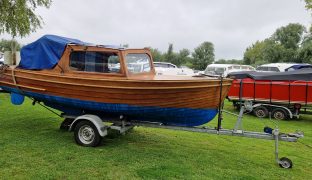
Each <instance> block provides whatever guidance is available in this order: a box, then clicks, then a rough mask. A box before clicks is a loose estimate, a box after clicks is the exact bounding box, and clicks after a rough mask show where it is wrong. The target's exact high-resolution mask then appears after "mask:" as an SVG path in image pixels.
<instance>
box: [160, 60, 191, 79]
mask: <svg viewBox="0 0 312 180" xmlns="http://www.w3.org/2000/svg"><path fill="white" fill-rule="evenodd" d="M154 67H155V71H156V74H157V75H185V76H193V75H195V74H194V71H193V70H192V69H190V68H188V67H185V66H183V67H181V68H178V66H176V65H174V64H172V63H168V62H154Z"/></svg>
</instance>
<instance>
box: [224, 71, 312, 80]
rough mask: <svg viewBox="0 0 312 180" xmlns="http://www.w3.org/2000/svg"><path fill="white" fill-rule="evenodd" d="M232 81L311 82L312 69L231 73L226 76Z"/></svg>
mask: <svg viewBox="0 0 312 180" xmlns="http://www.w3.org/2000/svg"><path fill="white" fill-rule="evenodd" d="M228 77H229V78H233V79H244V78H251V79H254V80H271V81H288V80H289V81H298V80H301V81H312V69H302V70H297V71H287V72H256V71H242V72H233V73H230V74H229V75H228Z"/></svg>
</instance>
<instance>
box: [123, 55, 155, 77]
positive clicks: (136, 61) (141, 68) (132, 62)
mask: <svg viewBox="0 0 312 180" xmlns="http://www.w3.org/2000/svg"><path fill="white" fill-rule="evenodd" d="M150 62H151V60H150V57H149V56H148V55H147V54H134V53H132V54H127V55H126V64H127V68H128V71H129V72H131V73H142V72H150V71H151V64H150Z"/></svg>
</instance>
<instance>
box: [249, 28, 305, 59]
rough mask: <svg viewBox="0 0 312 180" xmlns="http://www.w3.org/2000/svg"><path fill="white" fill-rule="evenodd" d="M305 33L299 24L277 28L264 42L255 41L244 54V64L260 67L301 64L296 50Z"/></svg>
mask: <svg viewBox="0 0 312 180" xmlns="http://www.w3.org/2000/svg"><path fill="white" fill-rule="evenodd" d="M305 31H306V29H305V27H304V26H303V25H301V24H292V23H290V24H288V25H287V26H283V27H280V28H278V29H277V30H276V31H275V33H274V34H273V35H272V36H271V37H270V38H267V39H265V40H264V41H257V42H256V43H255V44H253V45H252V46H251V47H248V48H247V49H246V51H245V53H244V63H245V64H250V65H260V64H264V63H277V62H301V60H300V59H298V55H297V52H298V49H299V48H300V45H301V42H302V40H303V39H304V38H303V37H304V36H303V34H304V32H305Z"/></svg>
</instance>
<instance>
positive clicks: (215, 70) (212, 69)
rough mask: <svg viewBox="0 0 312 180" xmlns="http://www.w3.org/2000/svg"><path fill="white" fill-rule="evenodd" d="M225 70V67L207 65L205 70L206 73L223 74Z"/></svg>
mask: <svg viewBox="0 0 312 180" xmlns="http://www.w3.org/2000/svg"><path fill="white" fill-rule="evenodd" d="M224 71H225V68H221V67H207V69H206V70H205V74H217V75H222V74H223V73H224Z"/></svg>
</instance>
